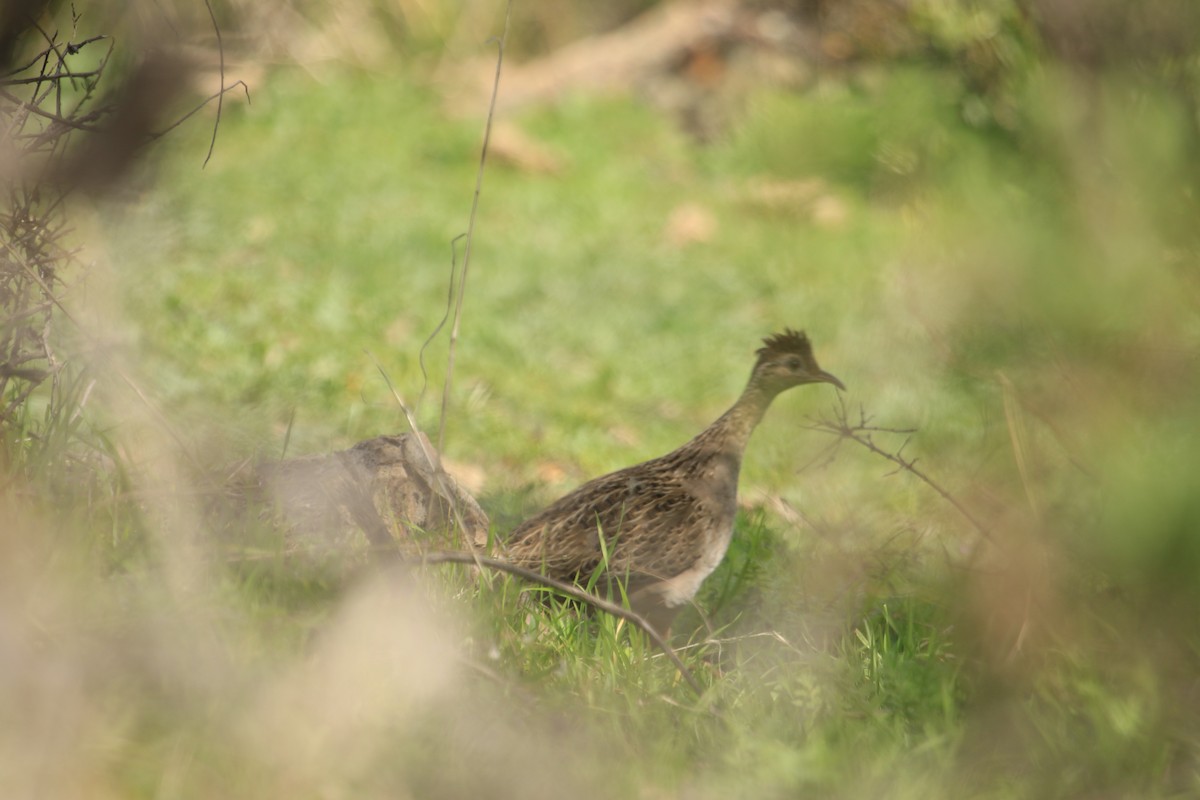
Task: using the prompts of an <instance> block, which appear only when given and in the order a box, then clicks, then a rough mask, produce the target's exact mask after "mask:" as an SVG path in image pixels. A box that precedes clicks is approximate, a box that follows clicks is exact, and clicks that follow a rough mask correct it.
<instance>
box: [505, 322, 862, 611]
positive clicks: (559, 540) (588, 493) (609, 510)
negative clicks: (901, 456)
mask: <svg viewBox="0 0 1200 800" xmlns="http://www.w3.org/2000/svg"><path fill="white" fill-rule="evenodd" d="M757 356H758V358H757V360H756V361H755V363H754V369H753V370H752V371H751V373H750V381H749V383H748V384H747V385H746V388H745V390H744V391H743V392H742V395H741V397H739V398H738V400H737V402H736V403H734V404H733V406H732V407H731V408H730V409H729V410H728V411H726V412H725V413H724V414H722V415H721V417H720V418H719V419H718V420H717V421H716V422H714V423H713V424H712V425H710V426H709V427H708V428H706V429H705V430H704V431H702V432H701V433H700V434H699V435H698V436H696V437H695V438H694V439H692V440H691V441H690V442H688V443H687V444H685V445H683V446H682V447H680V448H679V449H677V450H674V451H672V452H670V453H667V454H666V455H664V456H660V457H658V458H654V459H651V460H650V461H646V462H644V463H641V464H637V465H636V466H632V467H626V468H625V469H622V470H618V471H616V472H612V473H609V474H608V475H603V476H601V477H599V478H596V479H594V480H591V481H588V482H587V483H585V484H583V485H582V486H580V487H579V488H577V489H575V490H574V491H573V492H571V493H569V494H567V495H565V496H564V497H562V498H560V499H559V500H558V501H556V502H555V503H553V504H552V505H550V506H549V507H547V508H546V509H544V510H543V511H541V512H540V513H538V514H537V515H535V516H533V517H531V518H530V519H528V520H526V521H525V522H523V523H522V524H521V525H519V526H518V527H517V528H516V529H514V530H513V531H512V533H511V534H510V535H509V537H508V539H507V542H506V543H505V552H504V556H505V558H506V559H507V560H508V561H510V562H512V563H514V564H518V565H520V566H524V567H527V568H531V569H537V570H540V571H542V573H543V574H545V575H547V576H549V577H552V578H557V579H559V580H565V581H576V580H581V579H586V578H588V577H589V576H591V575H592V574H594V573H595V571H596V570H597V569H598V568H601V565H602V564H603V565H604V566H603V569H604V571H605V575H604V576H603V577H604V578H605V581H604V582H603V583H602V584H601V585H608V586H611V585H612V584H611V581H612V580H617V581H621V582H622V583H623V584H624V587H625V595H626V596H627V597H628V600H629V606H630V609H631V610H633V611H634V612H636V613H638V614H639V615H641V616H642V617H643V618H644V619H645V620H646V621H647V622H649V623H650V624H651V625H652V626H653V627H654V628H655V630H656V631H658V632H659V633H661V634H664V635H665V634H666V633H667V632H668V631H669V628H670V625H671V622H672V620H673V619H674V618H675V615H676V614H678V613H679V611H680V610H681V609H682V608H683V607H684V606H685V605H687V604H688V603H690V602H691V600H692V598H693V597H695V595H696V592H697V591H698V590H699V589H700V585H701V584H702V583H703V582H704V579H705V578H707V577H708V576H709V575H710V574H711V573H712V571H713V570H715V569H716V568H717V565H718V564H720V563H721V560H722V559H723V558H724V557H725V551H726V550H727V549H728V548H729V542H730V539H731V537H732V536H733V523H734V517H735V516H736V514H737V486H738V473H739V471H740V469H741V465H742V455H743V453H745V450H746V443H747V442H748V441H749V439H750V434H751V433H752V432H753V431H754V429H755V427H756V426H757V425H758V423H759V421H760V420H761V419H762V418H763V414H765V413H766V410H767V407H768V406H769V405H770V404H771V401H772V400H774V399H775V397H776V395H778V394H779V393H780V392H782V391H784V390H786V389H790V388H792V387H793V386H799V385H801V384H805V383H831V384H833V385H834V386H836V387H838V388H839V389H843V390H844V389H845V387H844V386H843V385H842V382H841V381H839V380H838V379H837V378H835V377H834V376H833V375H830V374H829V373H828V372H825V371H824V370H822V369H821V368H820V367H819V366H818V365H817V360H816V358H814V357H813V352H812V344H811V343H810V342H809V340H808V336H806V335H805V334H804V333H803V332H797V331H793V330H791V329H785V330H784V331H783V333H777V334H774V335H772V336H769V337H767V338H766V339H764V340H763V346H762V347H760V348H759V349H758V351H757Z"/></svg>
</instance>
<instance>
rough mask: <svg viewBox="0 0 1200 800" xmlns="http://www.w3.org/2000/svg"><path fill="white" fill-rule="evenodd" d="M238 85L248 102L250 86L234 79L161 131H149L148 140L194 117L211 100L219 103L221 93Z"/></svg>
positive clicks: (163, 134) (206, 161)
mask: <svg viewBox="0 0 1200 800" xmlns="http://www.w3.org/2000/svg"><path fill="white" fill-rule="evenodd" d="M239 86H240V87H242V91H244V92H245V93H246V102H247V103H249V102H250V87H249V86H247V85H246V82H245V81H234V82H233V83H231V84H229V85H228V86H226V87H224V88H223V89H221V91H219V92H215V93H213V94H211V95H209V96H208V97H206V98H204V99H203V100H201V101H200V103H199V104H198V105H197V106H196V107H195V108H193V109H192V110H191V111H189V112H188V113H186V114H184V115H183V116H182V117H180V118H179V119H177V120H175V121H174V122H172V123H171V124H170V125H168V126H167V127H165V128H163V129H162V130H161V131H155V132H154V133H151V134H150V136H149V140H150V141H154V140H155V139H161V138H162V137H164V136H166V135H167V134H168V133H170V132H171V131H173V130H175V129H176V128H178V127H179V126H180V125H182V124H183V123H185V122H187V121H188V120H189V119H191V118H192V117H194V116H195V115H196V114H198V113H200V111H201V110H203V108H204V107H205V106H206V105H208V104H209V103H211V102H212V101H213V100H217V101H218V103H219V102H220V98H221V96H222V95H224V94H225V93H226V92H232V91H233V90H234V89H236V88H237V87H239ZM214 136H215V134H214ZM209 152H210V153H211V151H209ZM205 163H208V159H207V158H206V159H205Z"/></svg>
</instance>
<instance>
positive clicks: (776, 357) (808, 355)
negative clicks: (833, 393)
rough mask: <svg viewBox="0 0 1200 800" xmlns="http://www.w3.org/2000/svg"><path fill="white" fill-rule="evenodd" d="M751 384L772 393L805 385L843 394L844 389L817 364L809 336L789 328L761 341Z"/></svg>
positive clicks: (840, 383)
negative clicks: (828, 387) (830, 386)
mask: <svg viewBox="0 0 1200 800" xmlns="http://www.w3.org/2000/svg"><path fill="white" fill-rule="evenodd" d="M751 381H752V382H754V383H757V384H759V385H760V386H762V387H763V388H764V389H765V390H767V391H769V392H773V393H774V392H782V391H783V390H784V389H790V388H791V387H793V386H799V385H801V384H804V383H832V384H833V385H834V386H836V387H837V388H839V389H841V390H843V391H845V389H846V387H845V386H843V385H842V382H841V381H839V380H838V379H837V378H835V377H834V376H833V375H830V374H829V373H828V372H826V371H825V370H823V369H821V367H820V366H819V365H818V364H817V359H816V358H815V357H814V356H813V352H812V343H811V342H809V340H808V336H807V335H805V333H804V332H803V331H794V330H792V329H791V328H784V330H783V333H776V334H772V335H771V336H768V337H767V338H765V339H763V346H762V347H760V348H758V361H757V362H755V364H754V372H753V373H752V374H751Z"/></svg>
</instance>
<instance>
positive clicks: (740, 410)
mask: <svg viewBox="0 0 1200 800" xmlns="http://www.w3.org/2000/svg"><path fill="white" fill-rule="evenodd" d="M776 394H778V392H772V391H768V390H766V389H765V388H764V387H762V386H760V385H758V384H757V383H756V382H755V381H753V380H752V381H751V382H750V384H749V385H748V386H746V389H745V391H743V392H742V396H741V397H739V398H738V400H737V402H736V403H734V404H733V406H732V407H731V408H730V409H729V410H728V411H726V412H725V413H724V414H722V415H721V417H720V419H718V420H717V421H716V422H714V423H713V424H712V425H710V426H709V428H708V430H706V431H704V433H702V434H701V437H702V438H704V439H706V440H707V442H706V443H707V444H708V446H709V447H712V448H713V449H717V450H722V451H724V452H726V453H736V454H737V456H738V457H739V458H740V457H741V454H742V452H743V451H745V449H746V444H747V443H748V442H749V441H750V434H752V433H753V432H754V429H755V428H756V427H758V423H759V422H761V421H762V418H763V415H764V414H765V413H766V412H767V408H768V407H769V406H770V405H771V401H772V400H774V399H775V395H776Z"/></svg>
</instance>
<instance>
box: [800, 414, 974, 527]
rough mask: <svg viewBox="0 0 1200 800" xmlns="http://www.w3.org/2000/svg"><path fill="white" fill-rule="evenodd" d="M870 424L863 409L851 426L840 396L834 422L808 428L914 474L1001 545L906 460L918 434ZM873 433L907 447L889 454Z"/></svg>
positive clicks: (824, 419) (824, 420)
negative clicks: (892, 436) (895, 437)
mask: <svg viewBox="0 0 1200 800" xmlns="http://www.w3.org/2000/svg"><path fill="white" fill-rule="evenodd" d="M870 423H871V417H869V416H867V413H866V412H865V411H864V410H863V409H862V408H859V412H858V422H857V423H851V422H850V421H849V419H848V416H847V413H846V401H845V400H843V399H842V398H841V396H840V395H839V397H838V405H836V406H834V408H833V416H832V418H830V417H821V418H819V419H817V420H816V421H815V422H814V423H813V424H812V425H808V426H806V427H808V428H809V429H810V430H814V431H820V432H822V433H829V434H832V435H834V436H837V437H839V439H843V440H844V439H848V440H850V441H852V442H855V443H856V444H859V445H861V446H862V447H865V448H867V449H868V450H870V451H871V452H872V453H874V454H875V455H877V456H881V457H883V458H885V459H887V460H888V461H890V462H892V463H893V464H895V465H896V471H897V472H900V471H903V472H908V473H910V474H912V475H913V476H914V477H916V478H917V479H918V480H920V481H921V482H922V483H924V484H925V485H926V486H928V487H929V488H930V489H933V491H935V492H937V494H938V495H939V496H940V497H941V498H942V499H943V500H945V501H946V502H947V503H949V504H950V505H952V506H954V508H955V509H957V511H958V512H959V513H960V514H962V515H963V517H965V518H966V520H967V521H968V522H970V523H971V525H972V527H974V528H975V530H977V531H979V533H980V535H981V536H983V537H984V538H985V539H987V540H988V541H989V542H991V543H992V544H997V542H996V539H995V537H994V536H993V535H992V532H991V529H990V528H989V527H988V526H987V525H985V524H984V523H983V521H982V520H980V519H979V518H978V517H976V516H975V515H974V514H972V513H971V511H970V509H968V508H967V507H966V506H965V505H963V504H962V503H961V502H959V501H958V499H957V498H955V497H954V495H952V494H950V492H948V491H946V490H945V489H944V488H942V486H941V484H939V483H938V482H937V481H935V480H934V479H933V478H931V477H930V476H929V475H928V474H927V473H925V472H924V471H923V470H921V469H920V468H919V467H917V459H915V458H905V457H904V448H905V446H906V445H907V444H908V442H909V440H910V439H911V438H912V434H914V433H915V432H916V431H915V429H911V428H884V427H879V426H875V425H871V424H870ZM872 433H890V434H902V435H904V436H905V440H904V442H903V443H901V445H900V447H899V449H898V450H896V452H894V453H893V452H890V451H888V450H884V449H883V448H882V447H880V446H879V445H877V444H875V442H874V440H873V439H872V438H871V434H872Z"/></svg>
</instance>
